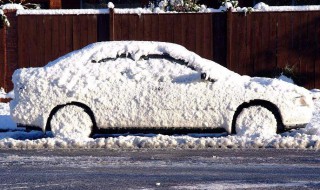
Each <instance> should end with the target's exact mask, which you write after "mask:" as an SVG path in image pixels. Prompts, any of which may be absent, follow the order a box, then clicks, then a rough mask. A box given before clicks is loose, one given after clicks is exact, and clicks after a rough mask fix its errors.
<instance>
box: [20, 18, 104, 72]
mask: <svg viewBox="0 0 320 190" xmlns="http://www.w3.org/2000/svg"><path fill="white" fill-rule="evenodd" d="M108 21H109V15H102V14H101V15H21V16H19V17H18V23H19V24H18V31H19V38H18V39H19V40H18V47H19V48H18V49H19V52H18V56H19V59H18V67H19V68H22V67H37V66H43V65H45V64H46V63H48V62H49V61H52V60H54V59H56V58H58V57H60V56H62V55H64V54H66V53H68V52H71V51H73V50H76V49H80V48H82V47H84V46H86V45H88V44H90V43H93V42H97V41H108V40H109V37H108V36H109V35H108V32H109V30H108V26H109V24H108Z"/></svg>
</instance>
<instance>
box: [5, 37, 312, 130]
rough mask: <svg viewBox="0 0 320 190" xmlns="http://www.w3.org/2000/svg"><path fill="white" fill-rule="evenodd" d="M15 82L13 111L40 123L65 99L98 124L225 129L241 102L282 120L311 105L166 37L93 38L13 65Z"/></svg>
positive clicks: (305, 94)
mask: <svg viewBox="0 0 320 190" xmlns="http://www.w3.org/2000/svg"><path fill="white" fill-rule="evenodd" d="M149 55H150V56H151V57H149V58H148V56H149ZM152 55H158V56H157V57H158V58H152ZM161 55H163V57H162V56H161ZM117 56H118V58H117ZM119 56H120V57H119ZM159 56H160V58H159ZM166 56H167V57H171V58H169V60H168V59H166V58H165V57H166ZM116 58H117V59H116ZM179 62H183V63H179ZM191 68H192V69H191ZM201 73H205V74H206V78H207V80H201ZM209 79H210V80H211V82H210V81H208V80H209ZM212 81H214V82H212ZM13 82H14V84H15V88H14V94H15V99H14V100H13V101H11V103H10V105H11V108H12V116H13V118H14V119H15V121H16V122H17V123H20V124H24V125H30V126H37V127H39V128H42V129H43V130H44V129H45V127H46V124H47V119H48V117H49V115H50V113H51V111H52V110H53V108H55V107H56V106H58V105H64V104H68V103H71V102H80V103H82V104H84V105H86V106H88V107H89V108H90V109H91V110H92V112H93V114H94V118H95V121H96V123H97V126H98V127H99V128H117V127H120V128H134V127H140V128H167V127H172V128H174V127H175V128H204V129H212V128H218V127H221V128H224V129H226V131H227V132H229V133H231V124H232V121H233V118H234V116H235V112H236V110H237V109H238V108H239V107H240V105H242V104H243V103H245V102H250V101H253V100H265V101H269V102H272V103H273V104H274V105H276V106H277V108H278V109H279V110H280V113H281V116H282V120H283V123H284V125H285V126H288V127H290V126H294V125H296V124H305V123H308V122H309V120H310V118H311V116H312V106H313V102H312V97H311V96H310V93H309V91H307V90H306V89H304V88H301V87H298V86H295V85H292V84H289V83H286V82H283V81H280V80H277V79H267V78H250V77H248V76H240V75H238V74H236V73H234V72H232V71H230V70H228V69H226V68H224V67H222V66H220V65H219V64H216V63H214V62H212V61H209V60H206V59H203V58H201V57H199V56H198V55H196V54H195V53H193V52H190V51H188V50H187V49H185V48H184V47H182V46H180V45H176V44H171V43H164V42H136V41H130V42H125V41H121V42H102V43H95V44H91V45H89V46H87V47H85V48H83V49H81V50H78V51H74V52H72V53H69V54H67V55H65V56H63V57H61V58H59V59H57V60H55V61H53V62H51V63H49V64H48V65H47V66H45V67H43V68H27V69H20V70H17V71H16V72H15V74H14V75H13ZM106 118H108V119H106Z"/></svg>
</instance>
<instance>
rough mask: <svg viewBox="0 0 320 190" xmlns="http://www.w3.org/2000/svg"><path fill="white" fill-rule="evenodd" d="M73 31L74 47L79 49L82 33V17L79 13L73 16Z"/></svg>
mask: <svg viewBox="0 0 320 190" xmlns="http://www.w3.org/2000/svg"><path fill="white" fill-rule="evenodd" d="M72 25H73V31H72V36H73V49H79V48H80V47H81V35H80V32H79V31H80V30H81V27H80V17H79V16H77V15H74V16H73V21H72Z"/></svg>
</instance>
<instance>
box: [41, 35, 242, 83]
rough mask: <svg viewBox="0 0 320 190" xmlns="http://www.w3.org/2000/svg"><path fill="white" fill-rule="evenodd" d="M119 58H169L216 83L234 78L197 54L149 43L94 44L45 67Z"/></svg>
mask: <svg viewBox="0 0 320 190" xmlns="http://www.w3.org/2000/svg"><path fill="white" fill-rule="evenodd" d="M121 55H127V56H128V57H131V58H132V59H133V60H135V61H137V60H139V59H140V58H141V57H142V56H148V55H169V56H170V57H172V58H174V59H176V60H182V61H184V62H186V63H188V66H189V67H192V68H194V69H195V70H197V71H199V72H204V73H207V75H208V77H212V79H216V80H218V79H221V78H228V77H230V76H237V74H236V73H234V72H232V71H230V70H228V69H226V68H225V67H223V66H221V65H219V64H217V63H215V62H213V61H209V60H207V59H204V58H201V57H200V56H199V55H197V54H195V53H193V52H191V51H188V50H187V49H186V48H185V47H183V46H181V45H177V44H173V43H167V42H150V41H110V42H97V43H93V44H90V45H88V46H86V47H84V48H82V49H80V50H76V51H73V52H71V53H69V54H67V55H65V56H63V57H61V58H58V59H57V60H54V61H52V62H49V63H48V64H47V66H45V67H52V66H57V65H59V66H62V67H63V65H65V64H66V63H68V64H70V63H75V64H87V63H92V62H95V61H99V60H103V59H106V58H117V57H118V56H121ZM59 66H58V67H59ZM210 73H214V76H210Z"/></svg>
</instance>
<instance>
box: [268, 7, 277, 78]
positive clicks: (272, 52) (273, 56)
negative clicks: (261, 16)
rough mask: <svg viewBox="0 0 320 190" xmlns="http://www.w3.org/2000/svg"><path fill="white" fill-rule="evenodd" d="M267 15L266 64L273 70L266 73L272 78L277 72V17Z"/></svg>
mask: <svg viewBox="0 0 320 190" xmlns="http://www.w3.org/2000/svg"><path fill="white" fill-rule="evenodd" d="M268 14H269V24H268V25H269V43H268V64H270V67H272V68H274V70H273V71H272V73H268V77H273V76H274V75H275V72H276V70H277V51H278V50H277V30H278V29H277V27H278V16H277V14H273V13H268Z"/></svg>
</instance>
